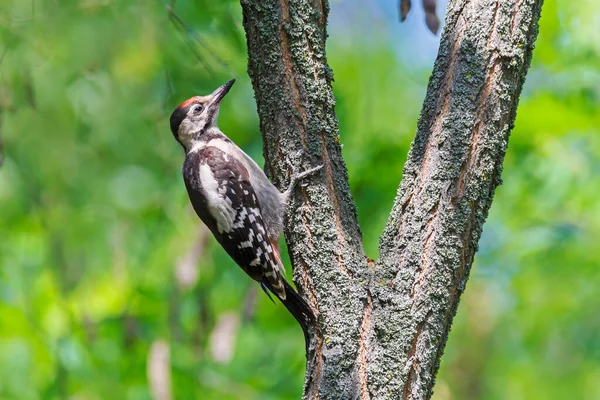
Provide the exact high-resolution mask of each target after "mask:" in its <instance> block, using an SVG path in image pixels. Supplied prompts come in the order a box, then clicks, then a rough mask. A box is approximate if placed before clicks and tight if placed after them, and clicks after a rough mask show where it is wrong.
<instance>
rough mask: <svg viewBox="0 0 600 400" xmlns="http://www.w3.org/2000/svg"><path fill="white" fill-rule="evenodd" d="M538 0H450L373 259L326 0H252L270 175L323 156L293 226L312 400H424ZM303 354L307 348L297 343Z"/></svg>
mask: <svg viewBox="0 0 600 400" xmlns="http://www.w3.org/2000/svg"><path fill="white" fill-rule="evenodd" d="M541 5H542V0H507V1H493V0H451V1H450V2H449V5H448V10H447V16H446V25H445V29H444V33H443V35H442V39H441V44H440V50H439V54H438V58H437V60H436V63H435V67H434V71H433V73H432V76H431V78H430V82H429V87H428V91H427V96H426V99H425V102H424V105H423V110H422V113H421V117H420V120H419V124H418V130H417V134H416V137H415V139H414V141H413V144H412V147H411V151H410V153H409V157H408V161H407V162H406V165H405V168H404V178H403V181H402V184H401V185H400V188H399V191H398V195H397V197H396V200H395V202H394V206H393V209H392V212H391V214H390V217H389V220H388V223H387V226H386V228H385V231H384V233H383V235H382V237H381V244H380V259H379V261H377V263H374V262H371V261H370V260H367V258H366V257H365V255H364V251H363V247H362V242H361V239H362V238H361V233H360V230H359V228H358V224H357V220H356V208H355V205H354V202H353V200H352V197H351V194H350V190H349V186H348V180H347V172H346V167H345V164H344V161H343V159H342V157H341V146H340V139H339V132H338V126H337V119H336V117H335V113H334V104H335V100H334V97H333V93H332V90H331V80H332V74H331V70H330V69H329V67H328V65H327V62H326V58H325V39H326V31H325V27H326V18H327V12H328V5H327V2H326V1H325V0H242V7H243V12H244V28H245V29H246V35H247V40H248V54H249V65H248V71H249V74H250V77H251V78H252V83H253V86H254V90H255V93H256V99H257V104H258V112H259V116H260V121H261V130H262V132H263V138H264V143H265V146H264V153H265V159H266V161H267V165H266V169H267V172H268V173H269V175H270V176H271V177H272V179H273V180H274V182H275V183H276V184H278V185H279V186H280V187H283V186H285V185H284V183H285V182H286V181H287V179H288V176H289V174H290V173H291V167H290V165H289V164H291V165H294V166H295V168H297V169H303V168H308V167H310V166H313V165H315V164H317V163H319V162H324V163H325V168H324V173H323V175H320V176H316V177H314V178H313V179H312V182H311V183H312V184H311V185H309V186H307V187H306V188H302V189H299V190H298V191H297V193H296V196H295V198H294V204H293V205H292V207H291V209H292V210H293V212H290V213H289V215H288V217H287V220H286V227H287V228H286V238H287V243H288V246H289V248H290V255H291V258H292V262H293V264H294V279H295V282H296V283H297V285H298V287H299V289H300V291H301V292H302V293H303V294H304V295H305V296H306V297H307V299H308V300H309V302H310V303H311V304H312V305H313V307H314V309H315V310H316V312H317V314H318V320H319V328H318V329H316V330H315V331H314V332H313V341H312V344H311V347H310V352H309V355H308V364H307V376H306V380H305V392H304V398H306V399H318V398H323V399H344V400H345V399H357V398H358V399H371V398H372V399H383V398H403V399H427V398H429V397H430V396H431V392H432V388H433V384H434V380H435V374H436V373H437V370H438V366H439V361H440V357H441V354H442V352H443V349H444V346H445V343H446V338H447V336H448V332H449V330H450V325H451V322H452V319H453V317H454V315H455V313H456V308H457V306H458V301H459V298H460V294H461V293H462V291H463V290H464V287H465V283H466V281H467V278H468V275H469V270H470V267H471V264H472V262H473V256H474V254H475V251H476V249H477V242H478V241H479V237H480V235H481V230H482V227H483V223H484V221H485V218H486V216H487V213H488V210H489V208H490V206H491V202H492V198H493V194H494V191H495V188H496V187H497V186H498V185H499V184H500V174H501V171H502V162H503V159H504V154H505V152H506V146H507V142H508V136H509V133H510V130H511V128H512V126H513V123H514V118H515V113H516V108H517V102H518V98H519V94H520V92H521V88H522V85H523V82H524V79H525V74H526V72H527V69H528V67H529V63H530V60H531V53H532V49H533V43H534V41H535V39H536V36H537V22H538V19H539V16H540V10H541ZM299 345H301V344H299Z"/></svg>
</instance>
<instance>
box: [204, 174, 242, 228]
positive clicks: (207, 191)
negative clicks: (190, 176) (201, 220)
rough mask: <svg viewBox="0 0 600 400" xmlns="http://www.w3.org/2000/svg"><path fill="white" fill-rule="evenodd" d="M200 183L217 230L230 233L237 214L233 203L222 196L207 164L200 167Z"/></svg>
mask: <svg viewBox="0 0 600 400" xmlns="http://www.w3.org/2000/svg"><path fill="white" fill-rule="evenodd" d="M200 183H201V185H202V192H203V194H204V197H205V198H206V202H207V208H208V212H209V213H210V215H211V216H212V217H213V218H214V219H215V221H216V223H217V230H218V231H219V233H223V232H230V231H231V230H232V229H233V221H234V219H235V214H236V212H235V210H234V209H233V207H232V206H231V202H230V201H229V202H228V201H227V200H226V199H225V197H223V196H222V195H221V194H220V190H219V183H218V182H217V180H216V179H215V176H214V174H213V173H212V171H211V169H210V166H208V165H207V164H201V165H200Z"/></svg>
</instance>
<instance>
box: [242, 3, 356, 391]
mask: <svg viewBox="0 0 600 400" xmlns="http://www.w3.org/2000/svg"><path fill="white" fill-rule="evenodd" d="M242 8H243V15H244V28H245V29H246V33H247V40H248V72H249V74H250V77H251V79H252V84H253V86H254V90H255V93H256V100H257V105H258V112H259V115H260V124H261V131H262V133H263V139H264V154H265V159H266V168H265V169H266V171H267V173H268V174H269V175H270V176H271V178H272V179H273V181H274V182H275V184H277V185H278V186H279V187H280V188H283V187H284V186H285V184H284V182H286V183H287V181H288V179H289V176H290V174H291V173H292V171H291V168H290V165H288V162H286V160H288V161H289V163H291V164H292V165H294V166H295V167H296V168H297V169H298V170H300V169H308V168H309V167H311V166H315V165H317V164H318V163H324V164H325V167H324V168H323V173H322V174H319V175H316V176H315V177H313V178H312V181H313V182H314V184H313V185H312V186H309V187H306V188H300V189H298V190H297V192H296V197H295V201H294V204H293V206H292V209H293V210H295V212H293V213H289V215H288V217H287V221H286V227H287V228H286V232H285V233H286V238H287V243H288V246H289V249H290V252H289V253H290V257H291V259H292V262H293V265H294V278H295V282H296V283H297V285H298V287H299V290H300V292H301V293H303V294H304V295H305V297H306V298H307V299H308V301H309V302H310V303H311V305H312V306H313V308H314V309H315V310H316V311H317V314H318V318H319V323H320V326H321V327H323V332H322V333H318V334H317V335H315V339H316V340H314V341H313V343H312V345H311V348H310V353H311V354H310V356H309V360H310V361H309V364H310V367H309V368H310V369H311V373H310V374H307V378H306V384H307V391H306V396H307V397H308V398H318V397H319V395H318V393H317V391H318V390H320V388H321V387H330V390H337V391H339V393H340V395H341V396H343V397H345V398H352V394H351V393H353V390H354V388H353V386H352V385H346V384H345V383H346V382H349V381H351V380H352V379H354V377H355V375H356V374H355V359H356V355H357V353H358V343H357V341H356V340H351V341H349V340H347V339H348V338H349V337H353V338H356V337H358V336H359V335H360V326H361V318H360V316H361V315H362V309H363V307H364V304H363V303H364V302H365V301H366V297H367V294H366V286H365V285H364V283H365V282H363V285H362V286H361V285H357V284H356V281H355V279H356V276H357V275H358V273H359V272H360V271H364V270H365V268H366V265H367V261H366V258H365V255H364V250H363V247H362V235H361V232H360V229H359V227H358V223H357V219H356V207H355V205H354V201H353V199H352V196H351V194H350V188H349V185H348V176H347V171H346V166H345V163H344V160H343V159H342V155H341V145H340V138H339V130H338V122H337V118H336V116H335V112H334V106H335V98H334V96H333V92H332V89H331V81H332V73H331V69H330V68H329V66H328V65H327V63H326V58H325V38H326V35H327V34H326V30H325V24H326V19H327V12H328V5H327V2H325V1H318V0H261V1H257V0H242ZM348 355H352V356H350V357H349V356H348ZM325 360H329V361H327V362H326V361H325ZM334 360H336V361H335V362H333V361H334Z"/></svg>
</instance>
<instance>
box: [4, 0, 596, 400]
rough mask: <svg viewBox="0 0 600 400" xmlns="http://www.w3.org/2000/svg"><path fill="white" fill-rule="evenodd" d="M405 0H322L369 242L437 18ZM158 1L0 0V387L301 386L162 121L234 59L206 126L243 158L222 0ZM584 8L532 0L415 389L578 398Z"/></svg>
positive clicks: (587, 367) (588, 91)
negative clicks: (475, 244) (188, 180)
mask: <svg viewBox="0 0 600 400" xmlns="http://www.w3.org/2000/svg"><path fill="white" fill-rule="evenodd" d="M417 3H418V4H414V5H413V10H412V11H411V13H410V14H409V17H408V19H407V21H406V22H405V23H403V24H400V23H399V22H398V11H397V2H396V1H395V0H394V1H392V0H377V1H370V2H369V1H367V2H365V1H359V0H337V1H336V0H331V13H330V24H329V33H330V38H329V41H328V58H329V62H330V64H331V66H332V68H333V70H334V73H335V79H336V81H335V83H334V90H335V94H336V96H337V99H338V103H337V112H338V117H339V120H340V130H341V137H342V140H343V143H344V148H343V151H344V156H345V158H346V162H347V165H348V169H349V174H350V183H351V186H352V190H353V194H354V197H355V199H356V201H357V204H358V211H359V220H360V223H361V227H362V230H363V232H364V237H365V246H366V250H367V254H368V255H369V256H370V257H371V258H377V246H378V238H379V234H380V233H381V231H382V229H383V226H384V224H385V221H386V218H387V214H388V212H389V210H390V208H391V205H392V200H393V198H394V195H395V192H396V189H397V186H398V183H399V181H400V178H401V174H402V166H403V163H404V161H405V157H406V154H407V151H408V148H409V145H410V142H411V140H412V138H413V136H414V133H415V130H416V122H417V118H418V115H419V112H420V108H421V104H422V100H423V97H424V94H425V89H426V85H427V79H428V76H429V74H430V72H431V68H432V65H433V61H434V59H435V55H436V51H437V46H438V41H439V38H438V37H436V36H434V35H433V34H431V33H430V32H429V31H428V30H427V28H426V27H425V24H424V21H423V12H422V10H420V9H419V8H420V3H419V2H417ZM172 4H173V7H174V10H175V13H176V14H177V16H178V17H179V18H180V19H177V18H175V17H174V16H173V15H170V14H169V12H168V9H167V8H166V7H165V3H163V2H161V1H159V0H147V1H141V0H139V1H134V0H130V1H116V0H82V1H75V0H60V1H58V0H0V137H1V138H2V140H3V142H4V150H3V154H4V159H3V164H2V165H1V166H0V234H1V236H0V399H2V400H11V399H19V400H21V399H23V400H29V399H31V400H33V399H65V398H69V399H78V400H88V399H90V400H91V399H109V398H110V399H128V400H138V399H139V400H143V399H155V400H170V399H195V398H196V399H200V398H201V399H298V398H299V397H300V393H301V388H302V381H303V371H304V347H303V339H302V333H301V330H300V329H299V328H298V326H297V325H296V324H295V322H294V321H293V319H292V318H291V317H290V316H288V314H287V313H286V312H285V309H284V308H283V307H282V306H281V305H279V304H277V305H273V304H272V303H271V302H270V301H269V300H268V299H267V297H266V296H264V295H263V294H262V293H259V292H257V285H256V284H254V283H253V282H252V281H251V280H250V279H249V278H248V277H247V276H246V275H244V274H243V273H242V272H241V271H240V270H239V269H238V267H236V266H235V265H234V263H233V262H232V261H231V260H230V259H229V258H228V257H227V256H226V255H225V253H224V252H223V251H222V250H221V249H220V248H218V247H217V246H216V245H215V242H214V240H213V239H212V237H208V236H207V234H206V231H205V230H204V229H203V228H202V226H201V224H200V223H199V221H198V219H197V218H196V216H195V215H194V213H193V211H192V209H191V207H190V205H189V204H188V199H187V194H186V192H185V188H184V185H183V181H182V178H181V173H180V171H181V164H182V161H183V152H182V150H181V148H180V147H179V145H178V144H177V143H176V142H175V141H174V140H173V138H172V135H171V133H170V131H169V125H168V117H169V115H170V113H171V111H172V110H173V108H174V107H175V106H176V105H177V104H179V103H180V102H181V101H183V100H184V99H186V98H188V97H190V96H192V95H195V94H206V93H209V92H211V91H213V90H214V89H215V88H216V87H217V86H219V85H221V84H222V83H224V82H226V81H227V80H229V79H231V78H232V77H235V78H236V79H237V83H236V85H235V86H234V87H233V90H232V91H231V93H230V94H229V95H228V97H227V98H226V100H225V101H224V104H223V107H222V111H221V118H220V126H221V128H222V129H223V131H224V132H226V133H227V134H228V135H229V136H230V137H231V138H232V139H233V140H234V141H236V142H237V143H238V144H240V145H241V146H242V147H243V148H244V149H245V150H246V151H247V152H248V153H250V154H251V155H252V156H253V157H255V158H256V159H257V160H262V155H261V148H262V144H261V139H260V132H259V130H258V119H257V114H256V106H255V102H254V98H253V92H252V88H251V85H250V81H249V78H248V77H247V74H246V47H245V37H244V32H243V28H242V26H241V9H240V5H239V2H238V1H235V0H220V1H214V0H177V1H176V2H175V1H173V2H172ZM444 9H445V3H442V4H439V5H438V14H440V16H443V13H444ZM599 25H600V3H599V2H597V1H595V0H582V1H579V2H571V1H568V0H546V1H545V4H544V9H543V13H542V20H541V31H540V36H539V39H538V41H537V43H536V49H535V52H534V60H533V64H532V67H531V70H530V72H529V75H528V78H527V83H526V85H525V89H524V92H523V95H522V97H521V100H520V106H519V111H518V117H517V122H516V128H515V129H514V131H513V132H512V136H511V139H510V146H509V149H508V154H507V156H506V160H505V164H504V173H503V178H504V181H505V183H504V185H503V186H501V187H499V189H498V190H497V192H496V198H495V200H494V205H493V207H492V210H491V214H490V217H489V219H488V221H487V223H486V225H485V229H484V233H483V237H482V239H481V243H480V249H479V252H478V253H477V256H476V258H475V265H474V268H473V271H472V274H471V278H470V280H469V283H468V285H467V290H466V292H465V294H464V295H463V298H462V301H461V305H460V308H459V311H458V315H457V317H456V319H455V322H454V324H453V328H452V331H451V333H450V337H449V341H448V346H447V349H446V354H445V355H444V357H443V358H442V363H441V370H440V373H439V376H438V382H437V385H436V387H435V395H434V399H435V400H448V399H600V311H599V310H600V268H599V264H600V245H599V243H600V242H599V239H598V238H599V237H600V201H598V196H599V194H600V176H599V175H600V107H599V100H600V72H599V71H600V29H598V26H599ZM261 162H262V161H261ZM382 171H385V173H383V172H382ZM284 247H285V246H284ZM286 263H289V261H286ZM288 265H289V264H288Z"/></svg>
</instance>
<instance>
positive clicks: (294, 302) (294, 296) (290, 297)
mask: <svg viewBox="0 0 600 400" xmlns="http://www.w3.org/2000/svg"><path fill="white" fill-rule="evenodd" d="M282 281H283V286H284V288H285V300H281V299H280V300H281V302H282V303H283V305H284V306H285V308H287V309H288V311H289V312H290V314H292V315H293V316H294V318H295V319H296V321H298V323H299V324H300V327H301V328H302V332H303V333H304V342H305V345H306V351H307V352H308V345H309V343H310V340H309V335H308V327H309V325H311V324H313V325H314V323H315V321H316V318H315V314H314V313H313V311H312V309H311V308H310V306H309V305H308V303H307V302H306V300H304V299H303V298H302V296H300V294H298V292H296V290H295V289H294V288H293V287H292V286H291V285H290V284H289V283H287V282H286V280H285V279H282Z"/></svg>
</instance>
